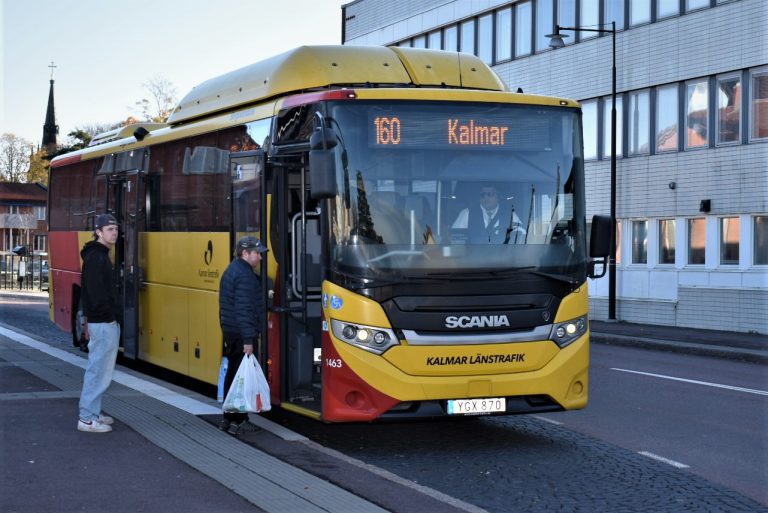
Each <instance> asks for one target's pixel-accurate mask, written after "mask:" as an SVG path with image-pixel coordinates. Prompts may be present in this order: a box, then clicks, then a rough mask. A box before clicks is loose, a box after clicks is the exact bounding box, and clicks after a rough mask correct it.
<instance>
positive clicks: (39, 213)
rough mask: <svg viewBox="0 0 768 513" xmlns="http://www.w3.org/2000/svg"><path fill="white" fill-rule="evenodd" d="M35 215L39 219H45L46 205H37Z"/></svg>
mask: <svg viewBox="0 0 768 513" xmlns="http://www.w3.org/2000/svg"><path fill="white" fill-rule="evenodd" d="M35 217H36V218H37V220H38V221H45V207H35Z"/></svg>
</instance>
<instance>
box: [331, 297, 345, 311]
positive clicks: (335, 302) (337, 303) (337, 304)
mask: <svg viewBox="0 0 768 513" xmlns="http://www.w3.org/2000/svg"><path fill="white" fill-rule="evenodd" d="M342 306H344V301H343V300H342V299H341V298H340V297H339V296H336V295H333V296H331V308H333V309H334V310H340V309H341V307H342Z"/></svg>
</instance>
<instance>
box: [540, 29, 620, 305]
mask: <svg viewBox="0 0 768 513" xmlns="http://www.w3.org/2000/svg"><path fill="white" fill-rule="evenodd" d="M561 30H572V31H574V32H597V33H599V34H611V43H612V47H613V61H612V66H611V219H613V221H614V223H615V222H616V22H615V21H612V22H611V28H610V29H607V28H596V29H595V28H581V27H561V26H560V25H555V32H554V33H553V34H547V36H546V37H548V38H550V42H549V47H550V48H555V49H556V48H563V47H564V46H565V42H564V41H563V38H564V37H568V35H567V34H561V33H560V31H561ZM608 319H610V320H616V229H615V227H614V230H613V242H612V244H611V256H610V259H609V261H608Z"/></svg>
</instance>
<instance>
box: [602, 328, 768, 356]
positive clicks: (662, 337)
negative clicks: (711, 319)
mask: <svg viewBox="0 0 768 513" xmlns="http://www.w3.org/2000/svg"><path fill="white" fill-rule="evenodd" d="M589 327H590V330H591V340H592V342H595V343H598V344H613V345H621V346H631V347H640V348H645V349H656V350H661V351H669V352H675V353H685V354H693V355H699V356H714V357H718V358H728V359H733V360H743V361H747V362H752V363H768V335H759V334H754V333H729V332H726V331H715V330H701V329H694V328H678V327H675V326H656V325H649V324H633V323H628V322H606V321H590V322H589Z"/></svg>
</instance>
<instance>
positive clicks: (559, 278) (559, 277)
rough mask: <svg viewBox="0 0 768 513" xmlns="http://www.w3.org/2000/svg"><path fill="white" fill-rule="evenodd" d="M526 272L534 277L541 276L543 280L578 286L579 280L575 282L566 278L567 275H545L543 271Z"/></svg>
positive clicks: (572, 278) (570, 277)
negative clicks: (547, 279)
mask: <svg viewBox="0 0 768 513" xmlns="http://www.w3.org/2000/svg"><path fill="white" fill-rule="evenodd" d="M528 272H529V274H534V275H536V276H543V277H544V278H549V279H551V280H555V281H560V282H563V283H567V284H568V285H578V284H579V280H577V279H576V278H574V277H573V276H568V275H567V274H555V273H545V272H543V271H528Z"/></svg>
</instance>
